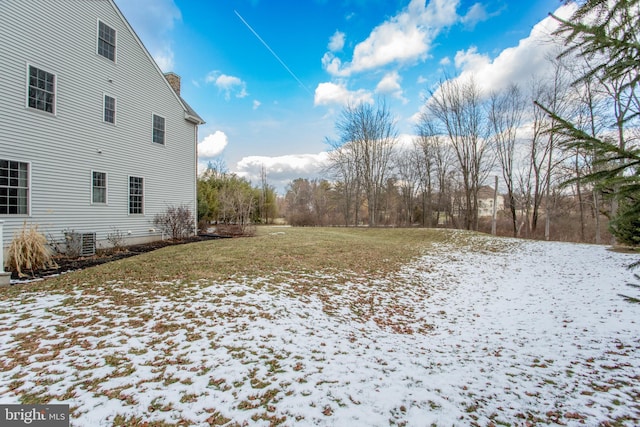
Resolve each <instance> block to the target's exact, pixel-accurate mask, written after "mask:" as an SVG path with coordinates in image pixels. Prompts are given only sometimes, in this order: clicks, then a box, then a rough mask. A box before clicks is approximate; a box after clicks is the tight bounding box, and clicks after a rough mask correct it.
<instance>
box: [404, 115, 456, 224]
mask: <svg viewBox="0 0 640 427" xmlns="http://www.w3.org/2000/svg"><path fill="white" fill-rule="evenodd" d="M417 134H418V137H417V138H416V140H415V141H414V145H415V146H416V152H417V154H416V166H415V168H416V170H417V171H418V172H419V174H420V187H421V193H422V212H423V218H422V225H424V226H433V225H434V223H435V224H438V222H439V220H440V214H441V213H442V212H446V213H447V214H451V203H450V202H448V201H449V200H450V196H451V191H450V190H451V186H450V185H449V180H450V178H451V174H450V172H451V169H452V167H453V162H454V160H455V159H454V154H453V151H452V148H451V144H450V143H449V142H448V140H447V138H446V137H445V135H444V134H442V133H440V132H438V129H437V125H436V120H435V119H434V117H433V116H432V115H431V114H430V113H429V112H428V111H425V112H422V113H421V114H420V119H419V122H418V125H417ZM434 193H435V194H436V195H437V197H436V198H435V200H433V199H434V197H433V194H434ZM434 210H435V215H436V216H435V218H434V217H433V212H434Z"/></svg>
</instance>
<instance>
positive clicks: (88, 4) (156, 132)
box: [0, 0, 204, 247]
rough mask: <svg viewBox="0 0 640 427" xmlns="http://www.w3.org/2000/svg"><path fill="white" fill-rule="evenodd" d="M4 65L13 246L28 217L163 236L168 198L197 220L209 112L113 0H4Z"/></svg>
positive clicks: (46, 225) (2, 115) (0, 101)
mask: <svg viewBox="0 0 640 427" xmlns="http://www.w3.org/2000/svg"><path fill="white" fill-rule="evenodd" d="M0 76H1V78H0V220H3V221H4V236H3V237H4V244H5V246H8V244H9V243H10V241H11V239H12V238H13V235H14V233H15V232H16V231H18V230H20V229H21V228H22V227H23V224H25V223H26V224H27V225H30V224H34V225H35V224H37V225H38V229H39V230H40V231H41V232H42V233H43V234H45V236H47V237H48V238H49V239H50V240H60V241H64V237H65V234H64V233H65V232H76V233H87V234H86V236H91V235H92V233H95V240H96V242H97V246H98V247H100V246H103V245H106V244H107V236H108V235H109V234H112V233H114V232H120V233H122V234H124V236H125V237H127V238H128V241H127V243H137V242H144V241H150V240H154V239H159V238H161V235H160V231H159V230H157V229H156V228H154V226H153V219H154V217H155V215H156V214H158V213H162V212H164V211H165V210H166V209H167V207H168V206H180V205H186V206H188V207H189V208H190V209H191V211H192V212H193V213H194V219H195V215H196V211H197V202H196V173H197V171H196V165H197V139H198V136H197V133H198V125H199V124H202V123H204V122H203V120H202V119H201V118H200V117H199V116H198V115H197V114H196V113H195V112H194V111H193V110H192V109H191V107H189V105H187V103H186V102H185V101H184V100H183V99H182V98H181V97H180V94H179V77H178V76H176V75H174V74H171V75H168V76H165V75H163V73H162V72H161V70H160V68H159V67H158V66H157V64H156V63H155V62H154V60H153V59H152V58H151V56H150V54H149V52H148V51H147V50H146V48H145V47H144V46H143V44H142V43H141V41H140V39H139V38H138V36H137V35H136V34H135V32H134V31H133V29H132V28H131V26H130V25H129V24H128V23H127V20H126V19H125V18H124V16H123V15H122V13H121V12H120V10H119V9H118V7H117V6H116V5H115V3H114V2H113V1H112V0H91V1H78V0H56V1H51V0H29V1H25V0H2V1H0ZM168 80H172V82H173V83H174V85H175V86H176V89H177V91H176V90H174V89H173V88H172V86H171V84H170V82H169V81H168ZM88 238H90V237H88Z"/></svg>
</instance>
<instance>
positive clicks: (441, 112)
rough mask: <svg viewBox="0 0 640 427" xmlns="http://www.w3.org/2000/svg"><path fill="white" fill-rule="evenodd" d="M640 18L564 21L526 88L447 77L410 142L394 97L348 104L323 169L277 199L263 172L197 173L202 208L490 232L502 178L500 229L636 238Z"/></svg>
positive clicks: (584, 13)
mask: <svg viewBox="0 0 640 427" xmlns="http://www.w3.org/2000/svg"><path fill="white" fill-rule="evenodd" d="M639 15H640V0H625V1H622V0H620V1H617V2H610V1H606V0H590V1H588V2H584V3H582V4H581V6H580V7H578V8H577V11H576V12H575V13H574V14H573V15H572V16H571V18H570V19H568V20H562V19H560V18H556V19H557V20H558V21H559V23H560V26H559V29H558V30H557V31H556V32H555V33H554V36H555V38H556V40H558V41H560V42H561V43H559V44H558V45H559V46H560V45H562V46H563V47H562V48H559V50H558V52H557V53H556V54H555V55H552V56H550V57H549V58H548V59H547V69H548V70H549V72H547V73H546V74H545V75H544V76H536V75H533V76H531V77H530V79H529V82H528V83H526V84H523V85H518V84H510V85H508V86H506V87H504V88H502V89H499V90H493V91H490V92H485V91H483V90H482V89H481V86H480V84H479V83H478V82H477V80H476V79H475V77H474V76H470V77H468V78H461V77H458V78H450V77H449V76H446V75H444V76H443V77H442V79H441V81H440V82H439V85H438V86H437V88H435V89H433V90H431V91H429V93H428V94H427V96H425V98H424V102H423V107H422V109H421V112H420V114H419V118H418V121H417V124H416V127H415V135H416V136H415V137H414V138H413V140H412V141H411V142H410V143H409V144H407V143H406V142H405V143H401V141H400V139H399V135H398V131H397V123H396V119H395V115H394V114H393V112H392V111H391V109H390V108H389V106H388V105H387V104H386V102H385V100H384V99H378V100H377V101H376V102H374V103H366V102H364V103H360V104H354V105H348V106H346V107H345V108H344V109H343V110H342V112H341V113H340V115H339V117H338V119H337V120H336V124H335V128H336V134H337V138H336V139H335V140H327V143H328V145H329V146H330V148H331V149H330V155H329V166H328V167H327V168H326V170H325V177H324V178H323V179H315V180H308V179H302V178H300V179H297V180H294V181H293V182H291V183H290V184H289V185H288V186H287V191H286V195H285V196H284V197H283V198H281V199H280V200H277V201H276V198H275V193H273V191H272V189H270V188H269V186H268V185H266V178H265V174H264V171H263V182H262V185H261V186H259V187H256V188H251V185H250V184H249V183H248V182H246V181H243V180H242V179H239V178H238V177H234V176H227V175H224V174H223V176H220V174H215V173H210V175H209V176H208V177H205V178H204V179H201V180H200V182H199V190H198V191H199V195H201V197H203V200H204V201H203V202H202V203H203V206H202V208H203V209H202V212H203V213H204V212H205V211H206V212H207V213H206V214H203V217H205V216H206V215H208V216H207V218H209V219H211V220H213V219H214V218H215V220H216V221H237V220H238V219H237V218H236V217H234V215H238V213H237V212H242V211H243V209H244V211H246V212H247V214H246V215H244V216H241V219H240V221H243V220H244V219H242V218H245V217H246V218H249V219H251V220H252V221H254V220H255V221H262V222H268V219H269V216H270V215H271V218H273V217H275V215H277V214H280V215H282V216H284V217H285V218H286V219H287V221H288V222H289V223H291V224H293V225H345V226H350V225H368V226H381V225H393V226H408V225H420V226H427V227H433V226H438V225H441V226H448V227H456V228H465V229H469V230H485V229H486V227H487V221H488V220H487V219H486V218H483V217H481V215H480V214H479V213H480V211H481V209H480V207H481V204H482V203H483V201H484V200H485V199H486V194H483V192H484V193H486V191H487V185H488V184H489V185H491V184H493V182H492V181H493V178H494V176H495V175H499V177H500V181H501V183H500V192H501V196H503V197H504V210H502V211H501V212H500V213H499V215H498V218H497V222H498V223H499V230H500V231H501V232H502V234H509V235H513V236H521V237H533V238H546V239H550V238H553V239H567V240H578V241H592V242H596V243H600V242H603V241H605V239H609V238H610V237H611V236H613V238H615V239H617V240H618V241H620V242H623V243H628V244H638V243H640V202H639V200H640V199H639V196H640V182H639V170H638V165H639V164H640V151H639V150H640V148H639V144H638V137H640V131H639V129H640V126H638V125H639V120H640V102H639V99H638V94H637V90H636V89H637V85H638V81H639V79H640V77H639V73H638V68H639V66H638V64H640V58H638V56H640V53H639V52H640V48H639V47H640V43H639V42H638V31H637V23H638V22H640V21H639V19H638V18H639ZM205 181H207V182H208V183H207V184H205V183H204V182H205ZM236 181H238V182H236ZM214 183H215V184H214ZM234 186H236V187H234ZM201 187H202V189H201ZM232 189H233V190H232ZM214 191H216V192H220V193H219V194H221V195H223V196H217V197H222V198H221V199H216V200H214V199H213V198H212V196H211V194H212V192H214ZM225 191H231V193H235V192H237V191H239V192H240V194H244V195H245V196H243V197H245V199H243V201H238V200H236V201H234V198H238V197H240V196H239V195H238V194H235V195H231V194H228V195H226V196H225V195H224V194H225ZM259 200H262V202H258V201H259ZM199 203H200V202H199ZM223 205H224V206H228V207H229V208H225V207H223ZM249 205H251V206H252V209H253V210H246V207H247V206H249ZM276 205H277V206H276ZM199 212H200V206H199ZM230 212H236V213H235V214H232V213H230ZM267 212H268V213H267ZM607 225H608V226H609V227H608V228H607Z"/></svg>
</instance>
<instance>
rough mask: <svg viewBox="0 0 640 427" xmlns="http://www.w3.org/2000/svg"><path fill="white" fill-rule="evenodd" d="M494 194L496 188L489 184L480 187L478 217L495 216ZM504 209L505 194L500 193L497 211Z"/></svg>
mask: <svg viewBox="0 0 640 427" xmlns="http://www.w3.org/2000/svg"><path fill="white" fill-rule="evenodd" d="M493 196H494V189H493V188H492V187H489V186H486V185H484V186H482V187H480V188H479V189H478V218H486V217H491V216H493ZM501 210H504V196H502V195H501V194H498V197H497V203H496V211H497V212H500V211H501Z"/></svg>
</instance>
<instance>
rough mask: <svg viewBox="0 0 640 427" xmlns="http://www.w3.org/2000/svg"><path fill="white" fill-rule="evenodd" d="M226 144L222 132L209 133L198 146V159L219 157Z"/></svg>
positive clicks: (226, 140) (225, 137) (225, 136)
mask: <svg viewBox="0 0 640 427" xmlns="http://www.w3.org/2000/svg"><path fill="white" fill-rule="evenodd" d="M228 143H229V140H228V138H227V135H226V134H225V133H224V132H222V131H219V130H217V131H215V132H214V133H210V134H209V135H207V136H206V137H205V138H204V139H203V140H202V142H200V143H199V144H198V158H200V159H212V158H214V157H216V156H218V155H220V154H221V153H222V152H223V151H224V149H225V147H226V146H227V144H228Z"/></svg>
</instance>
